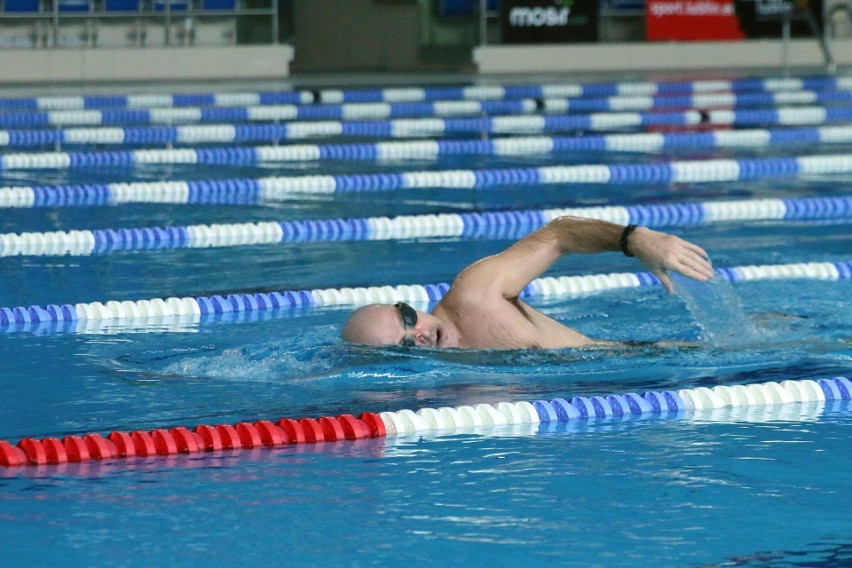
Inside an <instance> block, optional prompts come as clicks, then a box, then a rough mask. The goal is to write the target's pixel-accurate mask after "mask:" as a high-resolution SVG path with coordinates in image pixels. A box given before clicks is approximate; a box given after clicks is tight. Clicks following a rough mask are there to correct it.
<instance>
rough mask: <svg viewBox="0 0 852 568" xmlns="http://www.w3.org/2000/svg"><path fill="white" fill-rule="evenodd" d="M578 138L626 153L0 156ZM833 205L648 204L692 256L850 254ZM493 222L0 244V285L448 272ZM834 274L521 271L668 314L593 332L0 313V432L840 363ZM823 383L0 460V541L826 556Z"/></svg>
mask: <svg viewBox="0 0 852 568" xmlns="http://www.w3.org/2000/svg"><path fill="white" fill-rule="evenodd" d="M823 150H826V149H821V148H819V147H813V148H809V150H808V151H810V152H813V153H818V152H820V151H823ZM831 150H832V151H834V150H836V147H832V148H831ZM826 151H827V150H826ZM752 153H753V152H752ZM765 153H767V154H768V153H770V152H769V151H766V152H765ZM708 154H712V155H713V156H719V157H724V156H743V155H746V154H747V153H745V152H732V151H731V152H709V153H708V152H705V153H703V156H704V157H706V156H707V155H708ZM678 155H679V156H682V155H688V154H683V153H681V154H678ZM592 159H594V160H595V161H599V162H608V161H619V160H631V161H632V160H636V159H639V157H637V156H636V155H629V154H612V155H586V156H571V157H553V158H540V157H530V158H513V159H503V160H495V159H488V160H486V159H480V158H475V159H470V160H468V161H465V162H459V161H457V160H448V161H446V162H442V163H440V164H434V163H425V162H411V163H409V162H406V163H389V164H383V165H366V164H354V163H322V164H319V163H317V164H303V165H301V166H299V167H298V168H297V167H290V168H271V167H268V168H262V169H261V168H216V167H211V168H189V167H170V168H165V167H158V168H154V167H151V168H139V169H136V170H121V169H112V170H110V169H107V170H103V171H93V172H88V173H86V174H82V173H80V172H77V173H73V174H67V173H56V172H23V173H15V174H12V173H8V172H7V173H3V174H2V176H0V178H2V179H0V184H2V185H9V184H31V183H33V184H34V183H80V182H82V181H90V182H103V181H115V180H128V179H131V178H132V179H138V180H163V179H189V178H203V177H211V178H225V177H237V176H260V175H268V174H269V173H270V172H274V173H276V174H277V175H282V172H284V171H291V172H294V171H297V172H298V173H299V174H302V173H316V172H325V173H329V172H343V171H357V172H366V171H376V170H381V171H385V170H387V171H399V170H401V169H422V168H424V167H436V168H438V167H440V168H449V167H467V168H473V167H483V166H489V167H498V166H501V165H502V166H507V165H516V164H526V165H530V164H547V163H560V162H561V161H566V162H572V161H576V162H577V163H579V162H585V161H589V160H592ZM642 159H647V160H656V159H663V157H662V156H657V155H651V156H646V157H644V158H642ZM848 184H849V179H848V177H845V176H836V177H824V178H821V179H818V180H814V179H799V180H780V181H772V182H757V183H731V184H703V185H695V186H677V187H668V186H648V187H619V186H607V187H602V186H587V187H577V188H565V187H558V186H557V187H542V188H534V189H529V188H509V189H507V190H505V191H503V190H501V191H483V192H471V191H462V190H447V189H435V190H417V191H398V192H391V193H389V194H380V195H379V194H376V195H369V194H349V195H338V196H334V197H310V198H307V197H305V198H300V199H293V200H292V201H288V202H286V203H279V204H267V205H263V206H216V207H210V206H207V207H203V206H178V205H168V206H166V205H132V206H122V207H103V208H68V209H55V210H54V209H39V210H35V209H34V210H15V211H11V210H4V211H3V212H2V213H0V231H2V232H22V231H48V230H69V229H82V228H88V229H94V228H103V227H127V226H150V225H170V224H171V225H187V224H192V223H215V222H239V221H249V220H250V221H261V220H289V219H306V218H331V217H356V216H371V215H395V214H413V213H427V212H428V213H434V212H448V211H453V212H456V211H458V212H463V211H471V210H493V209H501V208H509V207H517V208H521V207H523V208H530V207H555V206H575V205H600V204H607V203H625V204H633V203H656V202H677V201H681V202H683V201H694V200H705V199H734V198H746V197H749V198H751V197H790V196H809V195H848ZM850 228H852V226H851V225H850V223H849V221H848V219H847V220H836V221H831V222H823V221H820V222H817V221H797V222H790V221H761V222H737V223H723V224H715V225H706V226H699V227H682V228H677V229H670V230H671V231H673V232H676V233H677V234H678V235H680V236H683V237H684V238H687V239H689V240H693V241H695V242H697V243H699V244H701V245H702V246H703V247H704V248H705V249H707V250H708V252H709V253H710V255H711V257H712V259H713V262H714V264H715V265H716V266H737V265H747V264H772V263H792V262H820V261H837V260H843V259H847V260H848V259H849V257H850V254H849V253H850V252H852V246H850V244H852V243H851V242H850V234H852V233H850ZM510 242H511V239H497V240H486V239H471V240H465V239H460V238H434V239H421V240H402V241H378V242H335V243H294V244H281V245H259V246H244V247H234V248H212V249H195V250H171V251H137V252H115V253H113V254H110V255H104V256H95V257H70V256H66V257H9V258H0V274H2V278H0V306H16V305H32V304H40V305H43V304H48V303H59V302H68V303H74V302H88V301H95V300H101V301H104V300H111V299H118V300H124V299H142V298H152V297H167V296H171V295H179V296H198V295H206V294H214V293H222V292H236V291H249V290H284V289H305V288H307V289H311V288H321V287H342V286H367V285H378V284H386V283H391V284H396V283H424V282H438V281H448V280H450V279H451V278H452V277H453V276H454V275H455V273H456V272H457V271H458V270H460V269H461V268H462V267H464V266H465V265H466V264H468V263H469V262H472V261H474V260H476V259H478V258H480V257H482V256H484V255H487V254H492V253H494V252H497V251H499V250H501V249H502V248H504V247H506V246H508V244H509V243H510ZM412 259H414V260H412ZM639 269H640V267H639V266H638V265H637V264H636V263H635V261H633V260H631V259H626V258H624V257H622V256H621V255H616V254H611V255H598V256H576V257H569V258H566V259H564V260H563V261H561V262H560V263H559V264H558V265H557V266H556V267H554V269H553V272H552V273H553V274H558V275H561V274H596V273H603V272H625V271H631V272H632V271H636V270H639ZM849 297H850V283H849V281H848V280H847V281H839V282H828V281H813V280H770V281H761V282H741V283H734V284H727V283H724V282H721V281H714V282H712V283H710V284H702V285H697V284H694V283H689V282H679V283H678V294H677V295H675V296H669V295H667V294H666V293H665V291H664V290H663V289H662V288H660V287H653V288H641V289H624V290H617V291H611V292H604V293H599V294H595V295H590V296H587V297H578V298H569V299H559V300H541V299H539V300H534V301H533V304H534V305H536V306H537V307H539V308H541V309H542V310H544V311H545V312H547V313H548V314H550V315H552V316H553V317H556V318H557V319H559V320H561V321H563V322H565V323H566V324H568V325H571V326H573V327H576V328H577V329H579V330H580V331H582V332H583V333H586V334H588V335H592V336H596V337H605V338H612V339H624V340H638V341H659V340H673V341H676V342H681V343H685V345H679V346H672V347H655V346H643V347H636V348H632V349H627V350H619V351H611V350H593V349H591V350H576V349H567V350H559V351H545V352H539V351H518V352H489V351H485V352H453V351H444V352H438V351H428V350H413V351H411V350H408V351H407V350H402V349H397V348H383V349H372V348H370V349H367V348H363V347H359V346H352V345H346V344H344V343H342V342H341V341H340V339H339V338H338V333H339V329H340V325H341V323H342V321H343V320H344V318H345V317H346V315H347V313H348V310H347V309H340V308H313V309H303V310H292V311H285V312H278V313H270V314H264V315H259V316H258V315H255V316H253V317H244V318H238V319H237V320H236V321H204V322H202V323H197V322H191V321H172V320H167V321H160V322H153V323H149V324H148V323H135V324H133V325H122V324H120V323H115V324H109V325H103V326H96V327H93V328H91V329H89V330H88V331H87V332H80V333H55V332H49V331H45V330H41V331H38V332H15V333H0V358H1V359H2V361H3V362H4V368H3V372H2V374H0V401H2V402H0V439H5V440H11V441H13V442H14V441H17V440H19V439H21V438H23V437H26V436H33V437H38V438H41V437H46V436H59V437H62V436H64V435H67V434H84V433H88V432H101V433H107V432H110V431H113V430H125V431H129V430H137V429H142V430H150V429H154V428H163V427H174V426H177V425H185V426H189V427H191V426H194V425H197V424H218V423H236V422H240V421H244V420H252V421H254V420H261V419H271V420H275V419H278V418H281V417H292V418H298V417H302V416H320V415H338V414H341V413H354V414H358V413H360V412H362V411H370V412H382V411H387V410H391V411H393V410H399V409H403V408H410V409H413V410H417V409H418V408H423V407H439V406H459V405H462V404H476V403H480V402H488V403H496V402H500V401H520V400H536V399H541V398H553V397H556V396H562V397H570V396H574V395H593V394H607V393H623V392H628V391H638V392H642V391H644V390H650V389H654V390H661V389H679V388H689V387H696V386H708V387H712V386H715V385H732V384H742V383H753V382H763V381H783V380H787V379H811V378H822V377H832V376H849V375H850V374H852V348H851V347H852V343H850V333H849V322H850V321H852V304H850V302H849V300H848V298H849ZM849 411H850V408H849V403H848V402H837V403H829V404H815V403H809V404H791V405H784V406H779V407H771V408H770V407H767V408H758V409H751V410H748V411H745V410H716V411H712V412H709V411H708V412H699V413H690V414H679V415H672V416H666V417H656V418H649V419H643V420H628V421H623V422H607V423H603V422H601V423H597V422H589V423H587V424H586V425H584V426H577V425H571V426H570V427H569V426H568V425H560V426H552V427H551V426H548V425H545V426H535V427H529V426H527V427H520V426H515V427H503V428H497V429H491V430H480V431H471V432H465V433H461V434H454V435H446V436H434V435H425V436H418V437H403V438H398V439H388V440H378V439H376V440H361V441H357V442H339V443H325V444H318V445H302V446H297V447H286V448H280V449H276V450H267V449H261V450H253V451H240V452H221V453H210V454H199V455H195V456H191V457H175V458H170V459H162V458H159V459H133V460H110V461H105V462H89V463H87V464H83V465H80V464H76V465H74V464H69V465H65V466H44V467H38V468H35V467H26V468H17V469H8V470H0V534H2V535H3V537H4V538H3V539H1V540H0V552H2V554H3V559H4V561H3V564H4V566H37V565H45V566H57V565H69V564H70V565H91V566H151V565H159V566H234V565H265V564H274V565H286V566H315V565H317V564H320V563H327V564H341V565H346V566H389V565H397V564H399V563H403V562H408V563H416V564H418V565H433V564H437V563H438V562H440V563H441V564H447V563H449V564H452V565H460V564H463V563H469V564H473V565H482V564H485V563H487V564H489V565H493V566H517V565H521V564H531V565H544V564H545V563H550V564H554V565H558V566H627V565H654V566H673V567H674V566H678V567H679V566H696V567H703V566H749V567H766V566H773V567H774V566H844V565H847V564H849V563H852V540H850V537H849V535H850V534H852V518H850V516H849V515H848V511H849V510H850V508H852V499H850V497H849V492H848V490H847V485H848V483H847V479H846V477H848V476H847V473H848V471H849V469H850V465H852V464H850V458H849V457H848V456H849V454H848V452H847V451H846V448H847V446H848V438H849V435H848V434H849V428H850V425H851V424H852V423H850V421H852V418H850V416H852V414H850V412H849Z"/></svg>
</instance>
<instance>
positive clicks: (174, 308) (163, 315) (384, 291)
mask: <svg viewBox="0 0 852 568" xmlns="http://www.w3.org/2000/svg"><path fill="white" fill-rule="evenodd" d="M716 274H717V275H718V276H719V277H720V278H724V279H726V280H729V281H731V282H748V281H757V280H791V279H808V280H827V281H837V280H850V279H852V262H850V261H845V260H844V261H838V262H812V263H794V264H780V265H758V266H738V267H728V268H719V269H716ZM658 285H660V281H659V280H658V279H657V278H656V276H654V275H653V274H651V273H650V272H638V273H613V274H595V275H585V276H560V277H555V276H548V277H542V278H537V279H535V280H534V281H533V282H531V283H530V284H529V285H528V286H527V287H526V288H525V289H524V291H523V293H522V295H521V296H522V297H523V298H526V299H529V298H560V297H571V296H579V295H587V294H592V293H599V292H604V291H608V290H616V289H622V288H639V287H646V286H658ZM448 289H449V284H448V283H446V282H439V283H435V284H422V285H421V284H414V285H398V286H390V285H384V286H373V287H347V288H326V289H313V290H286V291H281V292H265V293H253V294H242V293H233V294H217V295H213V296H199V297H182V298H179V297H171V298H153V299H146V300H136V301H130V300H126V301H116V300H110V301H106V302H89V303H78V304H50V305H47V306H16V307H8V308H0V331H3V332H33V333H35V332H39V333H49V332H69V333H70V332H77V333H85V332H100V331H102V328H103V326H104V324H106V325H116V326H131V325H146V324H151V323H154V324H157V323H162V322H163V321H164V320H167V321H175V322H177V323H188V324H195V323H198V322H201V321H231V320H238V319H239V318H241V317H253V316H258V315H260V314H263V313H268V312H277V311H283V310H286V311H288V312H289V313H293V311H294V310H299V309H301V308H307V307H338V306H347V307H354V306H359V305H364V304H368V303H384V304H392V303H394V302H400V301H403V302H409V303H412V304H417V305H423V306H425V305H428V304H429V303H433V302H437V301H439V300H440V299H441V298H442V297H443V296H444V294H446V292H447V290H448Z"/></svg>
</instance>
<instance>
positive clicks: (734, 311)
mask: <svg viewBox="0 0 852 568" xmlns="http://www.w3.org/2000/svg"><path fill="white" fill-rule="evenodd" d="M672 281H673V282H674V288H675V293H676V294H677V295H678V296H679V297H680V298H681V299H682V300H683V301H684V302H685V303H686V307H687V309H688V310H689V311H690V313H692V315H693V317H695V319H696V321H697V322H698V325H699V327H700V328H701V332H702V337H703V339H704V340H705V341H707V342H709V343H710V344H711V345H713V346H714V347H732V346H735V345H741V344H754V343H757V342H760V341H761V340H762V339H764V338H765V336H766V334H765V333H764V331H763V330H761V329H760V328H758V327H757V326H756V325H755V323H754V322H753V321H752V320H751V319H750V318H749V317H748V316H747V315H746V313H745V311H744V310H743V306H742V302H741V301H740V298H739V296H738V295H737V293H736V292H735V291H734V288H733V286H731V284H730V282H728V281H727V280H725V279H724V278H722V277H721V276H714V277H713V278H711V279H710V280H708V281H706V282H699V281H697V280H693V279H691V278H686V277H683V276H680V275H678V274H672Z"/></svg>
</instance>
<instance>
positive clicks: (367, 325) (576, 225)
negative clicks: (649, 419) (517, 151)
mask: <svg viewBox="0 0 852 568" xmlns="http://www.w3.org/2000/svg"><path fill="white" fill-rule="evenodd" d="M619 250H620V251H622V252H623V253H624V254H625V255H626V256H635V257H636V258H638V259H639V260H640V261H642V263H643V264H644V265H645V266H646V267H647V268H648V269H649V270H651V272H652V273H653V274H654V275H656V276H657V278H659V279H660V281H661V282H662V283H663V285H664V286H665V287H666V289H667V290H668V291H669V293H672V292H673V290H674V286H673V285H672V281H671V279H670V277H669V274H668V271H670V270H673V271H675V272H677V273H679V274H682V275H683V276H686V277H689V278H693V279H695V280H700V281H706V280H709V279H710V278H711V277H712V276H713V268H712V266H711V265H710V261H709V260H708V257H707V253H706V252H705V251H704V249H702V248H701V247H699V246H696V245H694V244H692V243H690V242H687V241H685V240H683V239H681V238H679V237H676V236H674V235H668V234H665V233H661V232H658V231H654V230H651V229H648V228H646V227H637V226H635V225H629V226H627V227H625V226H623V225H617V224H614V223H609V222H607V221H600V220H596V219H583V218H579V217H560V218H558V219H554V220H553V221H551V222H550V223H548V224H547V225H545V226H544V227H542V228H540V229H538V230H537V231H535V232H533V233H531V234H529V235H527V236H526V237H524V238H523V239H521V240H520V241H518V242H516V243H515V244H513V245H512V246H511V247H509V248H508V249H506V250H504V251H503V252H500V253H498V254H495V255H493V256H489V257H487V258H484V259H482V260H479V261H477V262H475V263H473V264H471V265H470V266H468V267H467V268H465V269H464V270H462V272H461V273H460V274H459V275H458V276H457V277H456V279H455V280H454V281H453V283H452V286H450V289H449V291H448V292H447V293H446V295H445V296H444V297H443V299H442V300H441V301H440V302H438V304H437V305H436V306H435V308H434V309H433V310H432V313H427V312H422V311H419V310H415V309H414V308H412V307H411V306H409V305H408V304H406V303H404V302H399V303H397V304H394V305H390V304H370V305H367V306H363V307H361V308H359V309H357V310H356V311H355V312H354V313H353V314H352V315H351V316H350V317H349V320H348V321H347V322H346V325H345V326H344V327H343V331H342V333H341V336H342V337H343V339H345V340H347V341H350V342H353V343H362V344H368V345H401V346H404V347H414V346H427V347H438V348H449V347H452V348H457V349H536V348H539V349H557V348H563V347H587V346H606V345H618V344H619V343H618V342H612V341H605V340H597V339H591V338H589V337H586V336H585V335H583V334H582V333H580V332H578V331H576V330H573V329H571V328H569V327H567V326H565V325H563V324H561V323H560V322H558V321H556V320H554V319H553V318H551V317H548V316H546V315H545V314H543V313H541V312H540V311H538V310H536V309H534V308H532V307H530V306H528V305H527V304H526V303H525V302H523V301H522V300H521V299H520V297H519V295H520V294H521V291H522V290H523V289H524V287H526V285H527V284H529V283H530V282H531V281H532V280H533V279H535V278H537V277H539V276H540V275H541V274H543V273H544V272H545V271H546V270H547V269H548V268H549V267H550V266H551V265H552V264H553V263H554V262H556V260H558V259H559V258H560V257H562V256H564V255H566V254H570V253H580V254H583V253H598V252H606V251H619Z"/></svg>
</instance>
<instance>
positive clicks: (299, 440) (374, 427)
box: [0, 412, 387, 467]
mask: <svg viewBox="0 0 852 568" xmlns="http://www.w3.org/2000/svg"><path fill="white" fill-rule="evenodd" d="M386 435H387V433H386V432H385V425H384V422H382V420H381V418H380V417H379V416H378V415H376V414H372V413H367V412H365V413H363V414H361V415H359V416H358V418H355V417H354V416H353V415H351V414H341V415H340V416H337V417H333V416H322V417H320V418H301V419H299V420H293V419H291V418H281V419H280V420H278V421H276V422H272V421H270V420H259V421H257V422H240V423H238V424H235V425H231V424H219V425H216V426H208V425H205V424H201V425H198V426H195V427H194V428H191V429H190V428H187V427H185V426H176V427H173V428H157V429H154V430H151V431H150V432H145V431H142V430H135V431H133V432H130V433H127V432H120V431H116V432H110V433H109V434H108V435H107V436H102V435H101V434H98V433H96V432H93V433H90V434H85V435H84V436H74V435H69V436H65V437H64V438H62V439H61V440H60V439H59V438H52V437H47V438H43V439H42V440H38V439H36V438H23V439H22V440H21V441H19V442H18V443H17V445H12V444H11V443H9V442H8V441H6V440H0V467H17V466H23V465H37V466H43V465H49V464H64V463H81V462H87V461H92V460H106V459H117V458H133V457H140V458H148V457H154V456H162V457H166V456H175V455H180V454H195V453H199V452H217V451H222V450H240V449H253V448H261V447H266V448H275V447H280V446H287V445H293V444H318V443H322V442H337V441H342V440H360V439H363V438H382V437H384V436H386Z"/></svg>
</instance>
